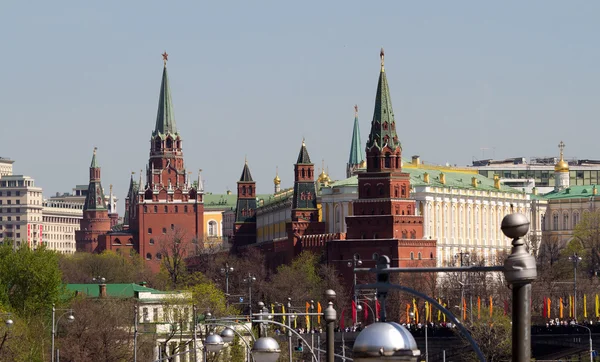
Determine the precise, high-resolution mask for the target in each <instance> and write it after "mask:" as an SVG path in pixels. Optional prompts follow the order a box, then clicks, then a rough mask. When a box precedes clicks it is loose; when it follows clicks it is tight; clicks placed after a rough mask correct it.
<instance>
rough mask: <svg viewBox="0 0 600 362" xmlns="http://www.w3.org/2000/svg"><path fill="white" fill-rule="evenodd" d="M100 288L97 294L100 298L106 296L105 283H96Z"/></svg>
mask: <svg viewBox="0 0 600 362" xmlns="http://www.w3.org/2000/svg"><path fill="white" fill-rule="evenodd" d="M98 287H99V288H100V294H99V295H98V296H99V297H100V298H106V284H98Z"/></svg>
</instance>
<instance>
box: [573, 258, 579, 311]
mask: <svg viewBox="0 0 600 362" xmlns="http://www.w3.org/2000/svg"><path fill="white" fill-rule="evenodd" d="M577 262H578V260H577V257H575V259H574V261H573V265H574V269H573V319H575V323H577Z"/></svg>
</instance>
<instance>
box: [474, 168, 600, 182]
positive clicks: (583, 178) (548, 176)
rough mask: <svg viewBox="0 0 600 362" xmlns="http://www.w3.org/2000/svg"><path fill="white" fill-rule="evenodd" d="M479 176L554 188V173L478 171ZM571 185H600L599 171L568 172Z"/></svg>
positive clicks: (541, 171) (539, 171)
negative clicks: (522, 180) (530, 182)
mask: <svg viewBox="0 0 600 362" xmlns="http://www.w3.org/2000/svg"><path fill="white" fill-rule="evenodd" d="M479 174H480V175H483V176H486V177H488V178H493V177H494V175H500V177H502V178H506V179H524V178H529V179H534V180H535V184H536V186H554V172H553V171H548V170H494V171H491V170H480V171H479ZM569 178H570V184H571V185H595V184H598V183H600V171H598V170H584V171H582V170H576V171H569Z"/></svg>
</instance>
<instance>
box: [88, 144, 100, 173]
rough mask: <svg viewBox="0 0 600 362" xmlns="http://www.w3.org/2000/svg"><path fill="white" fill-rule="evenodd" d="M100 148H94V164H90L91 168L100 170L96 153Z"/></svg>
mask: <svg viewBox="0 0 600 362" xmlns="http://www.w3.org/2000/svg"><path fill="white" fill-rule="evenodd" d="M97 150H98V147H94V155H93V156H92V163H91V164H90V168H98V167H99V166H98V161H96V151H97Z"/></svg>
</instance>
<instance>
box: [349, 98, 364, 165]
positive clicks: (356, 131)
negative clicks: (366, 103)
mask: <svg viewBox="0 0 600 362" xmlns="http://www.w3.org/2000/svg"><path fill="white" fill-rule="evenodd" d="M364 159H365V156H364V154H363V149H362V142H361V141H360V128H359V125H358V105H355V106H354V128H353V129H352V143H350V157H348V165H349V166H353V165H360V163H361V162H362V161H363V160H364Z"/></svg>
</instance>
